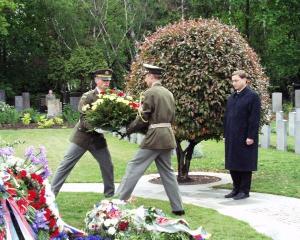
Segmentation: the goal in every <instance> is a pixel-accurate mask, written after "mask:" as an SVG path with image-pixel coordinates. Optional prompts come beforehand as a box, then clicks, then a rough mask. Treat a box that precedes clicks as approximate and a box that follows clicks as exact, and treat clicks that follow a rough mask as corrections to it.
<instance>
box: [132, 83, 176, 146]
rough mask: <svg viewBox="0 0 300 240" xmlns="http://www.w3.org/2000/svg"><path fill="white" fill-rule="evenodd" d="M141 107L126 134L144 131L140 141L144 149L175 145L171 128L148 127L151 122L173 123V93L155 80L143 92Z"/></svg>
mask: <svg viewBox="0 0 300 240" xmlns="http://www.w3.org/2000/svg"><path fill="white" fill-rule="evenodd" d="M143 96H144V99H143V102H142V107H141V109H139V114H138V116H137V118H136V119H135V120H134V121H133V122H132V123H131V124H130V125H129V127H128V128H127V134H131V133H133V132H139V131H145V130H146V135H145V138H144V140H143V142H142V143H141V146H140V147H141V148H144V149H173V148H175V147H176V141H175V136H174V133H173V130H172V128H168V127H159V128H151V129H148V127H149V126H150V125H151V124H158V123H171V124H172V123H174V121H175V101H174V97H173V94H172V93H171V92H170V91H169V90H168V89H166V88H165V87H163V86H162V85H161V83H160V82H155V83H154V84H153V85H152V87H151V88H149V89H148V90H146V91H145V92H144V94H143Z"/></svg>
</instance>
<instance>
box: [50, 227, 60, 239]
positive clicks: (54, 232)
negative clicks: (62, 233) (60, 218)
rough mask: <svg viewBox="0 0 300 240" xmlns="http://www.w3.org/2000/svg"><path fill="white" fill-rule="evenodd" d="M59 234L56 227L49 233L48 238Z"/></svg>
mask: <svg viewBox="0 0 300 240" xmlns="http://www.w3.org/2000/svg"><path fill="white" fill-rule="evenodd" d="M58 235H59V231H58V228H55V230H54V231H53V232H52V234H51V235H50V238H55V237H57V236H58Z"/></svg>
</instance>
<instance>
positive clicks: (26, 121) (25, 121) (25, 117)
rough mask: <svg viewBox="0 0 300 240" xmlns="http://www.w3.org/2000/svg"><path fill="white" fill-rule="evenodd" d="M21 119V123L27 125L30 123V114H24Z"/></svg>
mask: <svg viewBox="0 0 300 240" xmlns="http://www.w3.org/2000/svg"><path fill="white" fill-rule="evenodd" d="M21 119H22V123H23V124H24V125H29V124H30V122H31V117H30V113H24V115H23V117H22V118H21Z"/></svg>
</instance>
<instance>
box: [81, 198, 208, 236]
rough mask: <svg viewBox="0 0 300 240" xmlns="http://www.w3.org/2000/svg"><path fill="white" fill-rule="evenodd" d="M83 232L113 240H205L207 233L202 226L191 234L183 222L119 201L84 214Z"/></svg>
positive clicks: (108, 203)
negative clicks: (84, 230)
mask: <svg viewBox="0 0 300 240" xmlns="http://www.w3.org/2000/svg"><path fill="white" fill-rule="evenodd" d="M85 223H86V232H87V233H89V234H90V235H93V234H94V235H97V234H99V235H101V236H105V237H109V238H111V239H115V240H125V239H160V240H164V239H165V240H171V239H173V240H175V239H178V240H188V239H196V240H205V239H208V238H209V236H210V234H208V233H207V232H205V230H204V229H203V228H202V227H199V228H198V229H197V230H194V231H192V230H191V229H190V228H189V225H188V223H187V222H186V221H185V220H183V219H171V218H168V217H166V215H165V214H164V213H163V212H162V211H161V210H159V209H156V208H153V207H151V208H144V207H143V206H141V207H139V208H133V206H131V205H129V204H127V203H125V202H124V201H121V200H116V199H113V200H111V201H108V200H103V201H101V203H100V204H97V205H96V206H95V207H94V209H92V210H91V211H90V212H88V213H87V216H86V219H85Z"/></svg>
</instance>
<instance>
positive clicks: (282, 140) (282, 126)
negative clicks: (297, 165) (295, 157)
mask: <svg viewBox="0 0 300 240" xmlns="http://www.w3.org/2000/svg"><path fill="white" fill-rule="evenodd" d="M276 133H277V150H281V151H286V150H287V120H280V121H278V122H277V129H276Z"/></svg>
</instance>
